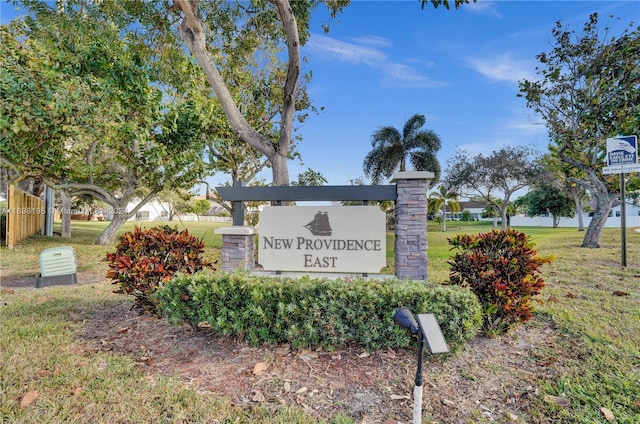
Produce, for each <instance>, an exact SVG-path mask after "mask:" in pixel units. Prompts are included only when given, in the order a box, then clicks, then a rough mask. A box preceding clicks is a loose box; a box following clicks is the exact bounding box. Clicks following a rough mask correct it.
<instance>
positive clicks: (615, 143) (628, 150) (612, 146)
mask: <svg viewBox="0 0 640 424" xmlns="http://www.w3.org/2000/svg"><path fill="white" fill-rule="evenodd" d="M637 163H638V138H637V137H636V136H635V135H630V136H620V137H615V138H608V139H607V166H620V165H636V164H637Z"/></svg>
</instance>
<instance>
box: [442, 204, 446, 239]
mask: <svg viewBox="0 0 640 424" xmlns="http://www.w3.org/2000/svg"><path fill="white" fill-rule="evenodd" d="M442 232H443V233H446V232H447V206H446V201H445V206H444V207H443V208H442Z"/></svg>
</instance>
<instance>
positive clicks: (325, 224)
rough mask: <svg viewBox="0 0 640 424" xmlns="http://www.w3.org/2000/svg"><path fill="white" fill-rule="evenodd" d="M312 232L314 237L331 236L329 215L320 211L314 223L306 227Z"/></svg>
mask: <svg viewBox="0 0 640 424" xmlns="http://www.w3.org/2000/svg"><path fill="white" fill-rule="evenodd" d="M304 228H306V229H307V230H309V231H311V234H313V235H314V236H330V235H331V225H329V214H328V213H327V212H324V213H323V212H322V211H318V213H316V216H315V217H314V218H313V221H311V222H310V223H308V224H307V225H305V226H304Z"/></svg>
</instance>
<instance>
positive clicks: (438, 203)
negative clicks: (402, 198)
mask: <svg viewBox="0 0 640 424" xmlns="http://www.w3.org/2000/svg"><path fill="white" fill-rule="evenodd" d="M427 204H428V208H429V211H431V212H434V213H435V212H436V211H439V210H441V211H442V231H443V232H445V231H447V206H448V207H449V211H451V213H455V212H460V203H458V194H457V193H455V192H454V191H451V190H449V189H447V187H445V186H444V185H442V184H440V185H439V186H438V189H437V190H436V191H434V192H433V193H431V194H430V195H429V199H427Z"/></svg>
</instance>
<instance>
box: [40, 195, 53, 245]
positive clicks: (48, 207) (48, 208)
mask: <svg viewBox="0 0 640 424" xmlns="http://www.w3.org/2000/svg"><path fill="white" fill-rule="evenodd" d="M44 193H45V194H44V227H43V229H42V231H43V235H44V236H46V237H51V236H53V214H54V212H53V197H54V193H53V189H52V188H51V187H47V188H46V189H45V192H44Z"/></svg>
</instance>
